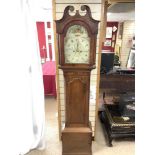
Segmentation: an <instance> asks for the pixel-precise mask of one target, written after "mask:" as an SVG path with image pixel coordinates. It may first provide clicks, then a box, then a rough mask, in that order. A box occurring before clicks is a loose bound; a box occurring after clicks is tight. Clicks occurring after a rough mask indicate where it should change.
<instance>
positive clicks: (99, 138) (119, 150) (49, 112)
mask: <svg viewBox="0 0 155 155" xmlns="http://www.w3.org/2000/svg"><path fill="white" fill-rule="evenodd" d="M45 102H46V103H45V110H46V131H45V140H46V149H45V150H43V151H40V150H32V151H31V152H29V153H28V154H27V155H61V154H62V153H61V151H62V147H61V145H62V144H61V141H59V137H58V120H57V119H58V118H57V103H56V100H55V99H54V98H52V97H47V98H46V101H45ZM96 130H97V132H96V140H95V141H94V142H93V146H92V150H93V155H134V154H135V142H134V140H131V139H130V140H129V139H128V140H126V139H123V140H113V147H108V146H107V144H106V140H105V135H104V132H103V129H102V127H101V124H100V121H99V120H98V121H97V129H96Z"/></svg>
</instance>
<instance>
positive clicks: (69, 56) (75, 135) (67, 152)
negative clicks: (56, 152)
mask: <svg viewBox="0 0 155 155" xmlns="http://www.w3.org/2000/svg"><path fill="white" fill-rule="evenodd" d="M81 10H82V11H86V14H85V15H84V16H81V15H80V14H79V11H78V10H76V13H75V15H74V16H70V15H69V11H74V7H73V6H67V7H66V8H65V10H64V15H63V18H62V19H60V20H57V21H56V29H57V34H58V51H59V65H60V66H59V68H60V69H62V70H63V73H64V79H65V107H66V108H65V109H66V111H65V112H66V120H65V128H64V130H63V131H62V154H63V155H92V150H91V145H92V129H91V124H90V122H89V92H90V72H91V70H92V69H94V68H95V59H96V40H97V33H98V23H99V21H96V20H94V19H93V18H92V16H91V11H90V8H89V7H88V6H86V5H83V6H81Z"/></svg>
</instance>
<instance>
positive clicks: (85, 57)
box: [64, 25, 90, 64]
mask: <svg viewBox="0 0 155 155" xmlns="http://www.w3.org/2000/svg"><path fill="white" fill-rule="evenodd" d="M89 53H90V38H89V36H88V32H87V30H86V29H85V27H83V26H81V25H73V26H71V27H70V28H68V30H67V34H66V37H65V38H64V54H65V63H75V64H79V63H83V64H88V63H89Z"/></svg>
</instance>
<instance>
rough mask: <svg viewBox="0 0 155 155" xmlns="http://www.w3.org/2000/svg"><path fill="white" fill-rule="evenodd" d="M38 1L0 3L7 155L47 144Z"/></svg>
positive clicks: (2, 131)
mask: <svg viewBox="0 0 155 155" xmlns="http://www.w3.org/2000/svg"><path fill="white" fill-rule="evenodd" d="M35 4H37V5H35ZM38 4H39V1H37V2H36V1H34V0H14V1H11V0H5V1H3V2H0V19H1V24H0V40H1V44H0V49H1V50H0V51H1V52H0V56H1V58H0V59H1V61H0V73H1V76H0V94H1V95H0V123H1V128H0V137H1V142H0V146H1V149H0V154H3V155H22V154H26V153H27V152H29V151H30V150H31V149H35V148H36V149H44V147H45V142H44V124H45V112H44V90H43V80H42V69H41V61H40V56H39V47H38V42H37V31H36V23H35V20H34V18H33V17H34V12H35V11H36V8H37V7H38ZM1 143H2V144H1Z"/></svg>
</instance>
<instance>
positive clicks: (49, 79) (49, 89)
mask: <svg viewBox="0 0 155 155" xmlns="http://www.w3.org/2000/svg"><path fill="white" fill-rule="evenodd" d="M42 70H43V82H44V92H45V95H52V96H55V97H56V80H55V75H56V63H55V61H48V62H46V63H45V64H43V65H42Z"/></svg>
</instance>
